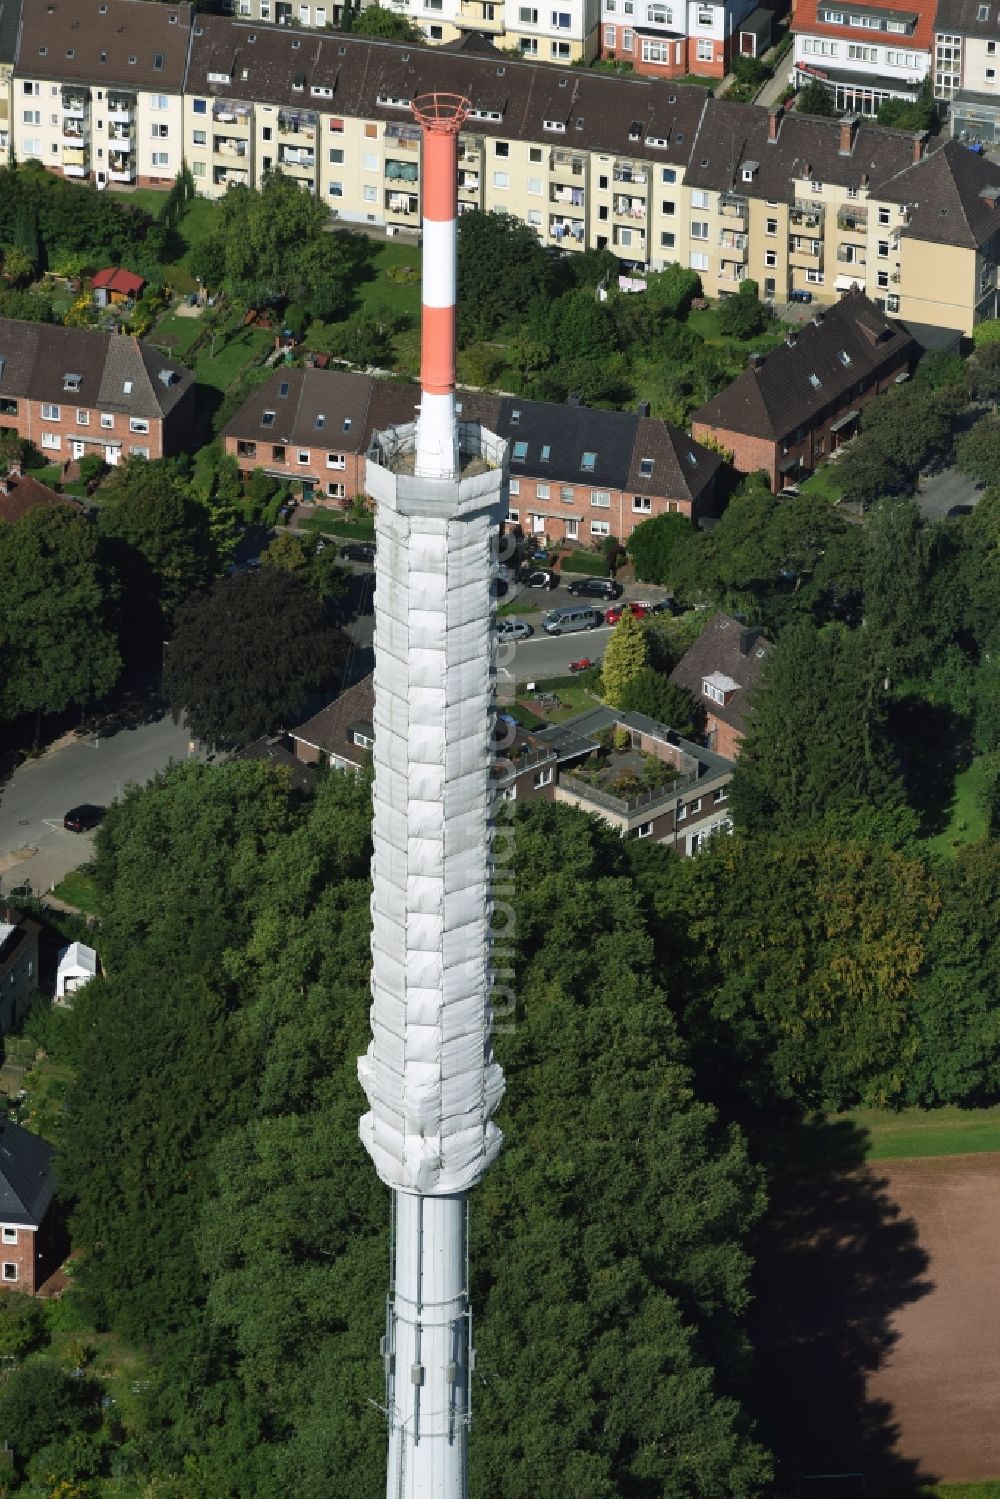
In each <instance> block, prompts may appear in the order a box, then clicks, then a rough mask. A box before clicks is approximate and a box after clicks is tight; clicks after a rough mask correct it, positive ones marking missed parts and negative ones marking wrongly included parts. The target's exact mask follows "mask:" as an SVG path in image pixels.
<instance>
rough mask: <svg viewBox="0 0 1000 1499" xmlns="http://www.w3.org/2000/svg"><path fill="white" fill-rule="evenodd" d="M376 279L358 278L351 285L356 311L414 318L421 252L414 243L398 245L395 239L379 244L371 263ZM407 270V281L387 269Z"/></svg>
mask: <svg viewBox="0 0 1000 1499" xmlns="http://www.w3.org/2000/svg"><path fill="white" fill-rule="evenodd" d="M372 268H373V270H374V272H375V279H374V280H372V281H360V282H359V283H358V284H357V286H356V287H355V288H354V292H355V296H356V297H357V299H358V302H359V304H360V307H359V310H360V311H362V312H367V313H368V314H369V315H370V316H372V317H376V318H377V317H379V316H383V317H392V318H396V317H408V318H412V319H413V320H414V321H416V320H417V319H418V318H419V316H420V251H419V249H418V248H417V246H416V245H408V244H401V243H399V242H398V241H397V240H393V241H392V242H391V243H386V244H384V245H381V246H380V247H379V252H378V254H377V255H376V256H375V259H374V261H373V266H372ZM404 270H405V271H410V272H412V273H413V275H412V280H410V281H406V282H403V281H393V280H390V278H389V274H388V273H389V271H404Z"/></svg>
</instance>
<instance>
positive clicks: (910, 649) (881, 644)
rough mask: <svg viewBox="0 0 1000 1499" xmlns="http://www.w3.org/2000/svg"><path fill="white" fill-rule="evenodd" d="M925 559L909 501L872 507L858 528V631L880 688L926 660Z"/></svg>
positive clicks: (918, 521) (924, 547) (920, 532)
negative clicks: (861, 530) (861, 563)
mask: <svg viewBox="0 0 1000 1499" xmlns="http://www.w3.org/2000/svg"><path fill="white" fill-rule="evenodd" d="M928 574H929V559H928V547H927V539H926V534H925V531H924V527H923V522H922V521H921V519H920V512H919V511H918V510H917V507H916V505H915V504H914V503H913V502H912V500H885V501H883V502H882V503H881V504H879V505H876V506H875V508H874V509H873V510H872V512H871V514H870V515H869V516H868V519H867V520H866V522H865V528H864V633H865V639H866V642H867V646H868V653H869V659H870V661H871V663H872V666H873V668H874V669H875V671H876V672H877V673H879V674H884V685H885V689H886V690H888V687H889V685H890V683H891V681H892V679H894V678H895V677H896V676H897V675H899V674H900V673H903V672H906V671H909V670H916V669H918V668H920V667H922V666H924V665H926V664H927V655H928V651H929V647H930V646H931V644H932V642H931V640H930V639H929V631H928V628H927V619H926V596H927V579H928Z"/></svg>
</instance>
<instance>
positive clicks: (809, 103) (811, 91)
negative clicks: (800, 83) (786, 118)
mask: <svg viewBox="0 0 1000 1499" xmlns="http://www.w3.org/2000/svg"><path fill="white" fill-rule="evenodd" d="M795 108H796V109H797V110H798V111H799V113H800V114H804V115H824V116H826V117H827V118H830V117H831V116H832V115H835V114H836V113H837V107H836V105H835V104H834V101H833V95H832V94H831V93H830V90H829V89H828V88H825V87H824V85H823V84H822V83H820V81H819V79H818V78H814V79H812V80H811V82H809V83H807V84H806V86H805V88H802V89H800V90H799V92H798V93H797V94H796V96H795Z"/></svg>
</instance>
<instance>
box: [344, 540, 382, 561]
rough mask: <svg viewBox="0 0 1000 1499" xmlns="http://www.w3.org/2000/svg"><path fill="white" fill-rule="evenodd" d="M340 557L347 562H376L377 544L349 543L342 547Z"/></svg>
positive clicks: (369, 542)
mask: <svg viewBox="0 0 1000 1499" xmlns="http://www.w3.org/2000/svg"><path fill="white" fill-rule="evenodd" d="M340 555H341V557H343V558H344V560H345V562H374V561H375V543H374V542H373V541H349V542H348V543H347V545H346V546H343V547H341V549H340Z"/></svg>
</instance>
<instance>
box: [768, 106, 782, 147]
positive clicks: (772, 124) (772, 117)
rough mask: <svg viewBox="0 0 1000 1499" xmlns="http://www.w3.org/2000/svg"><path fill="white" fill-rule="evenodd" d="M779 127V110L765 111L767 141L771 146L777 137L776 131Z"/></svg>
mask: <svg viewBox="0 0 1000 1499" xmlns="http://www.w3.org/2000/svg"><path fill="white" fill-rule="evenodd" d="M780 129H781V110H780V109H769V110H768V112H767V143H768V145H769V146H773V145H774V143H775V141H776V140H777V139H778V131H779V130H780Z"/></svg>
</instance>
